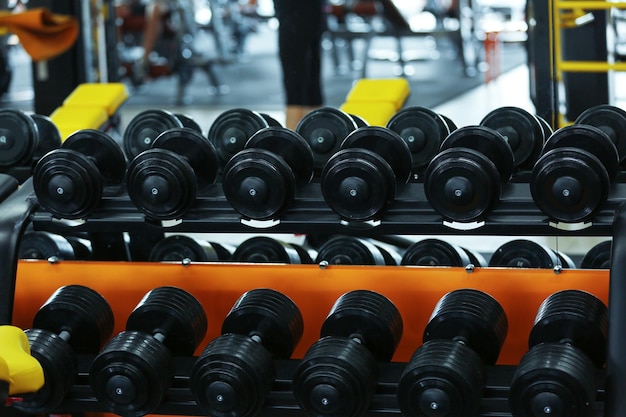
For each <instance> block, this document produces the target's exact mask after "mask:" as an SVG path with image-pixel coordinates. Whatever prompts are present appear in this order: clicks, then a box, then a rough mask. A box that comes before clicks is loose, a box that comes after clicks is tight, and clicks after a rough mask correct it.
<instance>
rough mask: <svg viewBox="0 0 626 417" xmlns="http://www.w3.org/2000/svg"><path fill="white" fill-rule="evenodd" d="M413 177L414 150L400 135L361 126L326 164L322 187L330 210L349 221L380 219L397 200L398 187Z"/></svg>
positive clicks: (346, 139)
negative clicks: (412, 157) (412, 158)
mask: <svg viewBox="0 0 626 417" xmlns="http://www.w3.org/2000/svg"><path fill="white" fill-rule="evenodd" d="M410 175H411V151H410V150H409V147H408V145H407V144H406V142H405V141H404V140H403V139H402V138H401V137H400V135H398V134H397V133H395V132H393V131H391V130H389V129H386V128H383V127H379V126H367V127H361V128H359V129H357V130H355V131H353V132H352V133H350V134H349V135H348V136H347V137H346V138H345V139H344V141H343V142H342V144H341V150H339V151H338V152H337V153H335V154H334V155H333V156H332V157H330V159H329V160H328V162H327V163H326V164H325V165H324V169H323V170H322V174H321V179H320V180H321V184H320V185H321V188H322V194H323V196H324V200H325V201H326V203H327V204H328V205H329V206H330V208H331V209H332V210H333V211H334V212H335V213H337V214H338V215H339V216H341V218H342V219H344V220H346V221H369V220H377V219H378V218H379V217H380V216H381V215H382V213H383V212H384V211H385V210H386V209H387V207H388V206H389V205H390V204H391V203H392V202H393V201H394V199H395V194H396V186H397V184H399V183H406V182H407V181H408V180H409V178H410Z"/></svg>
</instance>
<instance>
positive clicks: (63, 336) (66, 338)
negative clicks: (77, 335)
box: [59, 330, 72, 342]
mask: <svg viewBox="0 0 626 417" xmlns="http://www.w3.org/2000/svg"><path fill="white" fill-rule="evenodd" d="M59 337H60V338H61V339H63V341H64V342H69V340H70V339H71V338H72V334H71V333H70V332H68V331H67V330H61V333H59Z"/></svg>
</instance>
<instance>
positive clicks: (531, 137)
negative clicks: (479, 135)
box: [480, 107, 547, 168]
mask: <svg viewBox="0 0 626 417" xmlns="http://www.w3.org/2000/svg"><path fill="white" fill-rule="evenodd" d="M480 125H481V126H487V127H490V128H492V129H494V130H496V131H497V132H499V133H500V134H501V135H502V136H504V138H505V139H506V141H507V143H508V144H509V146H510V147H511V150H512V151H513V157H514V161H515V166H516V167H517V168H531V167H532V166H533V164H534V163H535V161H536V160H537V159H538V158H539V155H541V149H542V148H543V144H544V142H545V140H546V139H547V138H545V137H544V132H543V128H542V127H541V123H540V122H539V120H537V118H536V117H535V116H534V115H533V114H531V113H529V112H527V111H526V110H524V109H522V108H519V107H500V108H497V109H495V110H493V111H491V112H489V113H488V114H487V115H486V116H485V117H484V118H483V119H482V120H481V121H480Z"/></svg>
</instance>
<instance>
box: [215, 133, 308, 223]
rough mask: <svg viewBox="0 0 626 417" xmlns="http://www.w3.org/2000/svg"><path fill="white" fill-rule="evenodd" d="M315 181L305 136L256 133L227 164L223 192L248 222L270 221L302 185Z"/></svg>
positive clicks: (287, 204)
mask: <svg viewBox="0 0 626 417" xmlns="http://www.w3.org/2000/svg"><path fill="white" fill-rule="evenodd" d="M312 178H313V152H312V151H311V147H310V146H309V144H308V143H307V142H306V140H304V138H303V137H302V136H300V135H299V134H298V133H296V132H294V131H293V130H290V129H287V128H284V127H267V128H263V129H260V130H259V131H257V132H256V133H254V134H253V135H252V136H251V137H250V139H249V140H248V141H247V142H246V145H245V147H244V149H243V150H241V151H239V152H237V153H236V154H235V155H234V156H233V157H232V158H230V160H229V161H228V162H227V163H226V166H225V167H224V170H223V173H222V189H223V191H224V195H225V197H226V199H227V200H228V202H229V203H230V205H231V206H232V207H233V208H234V209H235V210H236V211H237V212H238V213H240V214H241V215H242V216H244V217H245V218H249V219H253V220H270V219H276V218H277V217H279V216H280V215H281V214H282V213H283V212H284V211H285V209H286V208H287V207H288V206H289V205H290V203H291V202H292V201H293V198H294V196H295V192H296V188H297V186H298V185H302V184H306V183H308V182H309V181H311V179H312Z"/></svg>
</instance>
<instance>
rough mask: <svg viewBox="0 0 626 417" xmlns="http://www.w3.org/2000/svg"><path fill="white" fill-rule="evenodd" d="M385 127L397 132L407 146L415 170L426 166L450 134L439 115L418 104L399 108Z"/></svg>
mask: <svg viewBox="0 0 626 417" xmlns="http://www.w3.org/2000/svg"><path fill="white" fill-rule="evenodd" d="M386 127H387V129H389V130H391V131H393V132H395V133H397V134H399V135H400V136H401V137H402V139H403V140H404V141H405V142H406V143H407V145H408V146H409V149H410V152H411V156H412V168H413V171H415V172H418V171H421V170H423V169H425V168H426V166H427V165H428V163H429V162H430V160H431V159H432V158H433V157H434V156H435V155H436V154H437V152H438V151H439V147H440V146H441V143H442V142H443V140H444V139H445V138H446V137H447V136H448V135H449V134H450V130H449V129H448V125H447V124H446V121H445V120H444V119H443V118H442V117H441V115H439V114H438V113H435V112H434V111H432V110H430V109H427V108H425V107H419V106H413V107H406V108H404V109H401V110H399V111H398V112H397V113H396V114H394V115H393V117H392V118H391V119H390V120H389V122H388V123H387V126H386Z"/></svg>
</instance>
